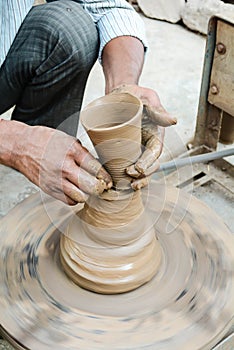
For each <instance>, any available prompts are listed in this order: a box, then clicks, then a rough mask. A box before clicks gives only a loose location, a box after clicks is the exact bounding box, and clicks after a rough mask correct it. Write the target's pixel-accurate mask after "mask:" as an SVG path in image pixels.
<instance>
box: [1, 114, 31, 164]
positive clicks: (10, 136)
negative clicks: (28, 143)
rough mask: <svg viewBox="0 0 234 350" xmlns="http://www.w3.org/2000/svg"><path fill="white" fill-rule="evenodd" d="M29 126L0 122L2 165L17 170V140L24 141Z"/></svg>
mask: <svg viewBox="0 0 234 350" xmlns="http://www.w3.org/2000/svg"><path fill="white" fill-rule="evenodd" d="M26 128H27V125H25V124H23V123H20V122H17V121H9V120H4V119H2V120H0V143H1V145H0V164H3V165H6V166H9V167H12V168H16V158H17V152H18V147H19V145H18V142H17V140H23V139H24V137H23V135H24V133H25V129H26Z"/></svg>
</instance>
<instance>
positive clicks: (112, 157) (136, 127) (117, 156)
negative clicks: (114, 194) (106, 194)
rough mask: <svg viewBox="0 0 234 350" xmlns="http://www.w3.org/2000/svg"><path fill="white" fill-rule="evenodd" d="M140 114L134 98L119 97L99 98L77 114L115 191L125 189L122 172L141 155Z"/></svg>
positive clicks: (130, 96) (127, 181) (140, 104)
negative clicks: (110, 177) (79, 115)
mask: <svg viewBox="0 0 234 350" xmlns="http://www.w3.org/2000/svg"><path fill="white" fill-rule="evenodd" d="M142 110H143V106H142V102H141V101H140V100H139V99H138V98H136V97H135V96H132V95H130V94H128V93H120V94H111V95H107V96H104V97H101V98H99V99H97V100H95V101H94V102H92V103H90V104H89V105H88V106H87V107H86V108H85V109H84V110H83V111H82V112H81V123H82V124H83V126H84V128H85V129H86V131H87V133H88V135H89V137H90V139H91V141H92V142H93V144H94V146H95V149H96V152H97V154H98V156H99V158H100V161H101V163H102V164H103V165H104V166H105V168H106V169H107V171H108V172H109V173H110V174H111V176H112V179H113V184H114V187H115V188H118V189H124V188H127V187H129V183H130V180H131V178H130V177H129V176H128V175H127V174H126V172H125V170H126V168H127V167H128V166H129V165H131V164H133V163H135V162H136V160H137V159H138V158H139V156H140V154H141V117H142Z"/></svg>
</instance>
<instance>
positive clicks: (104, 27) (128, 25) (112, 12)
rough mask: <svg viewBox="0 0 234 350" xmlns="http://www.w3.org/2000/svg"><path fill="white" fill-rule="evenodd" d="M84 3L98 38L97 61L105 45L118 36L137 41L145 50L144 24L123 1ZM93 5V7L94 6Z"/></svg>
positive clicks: (109, 0) (146, 44)
mask: <svg viewBox="0 0 234 350" xmlns="http://www.w3.org/2000/svg"><path fill="white" fill-rule="evenodd" d="M88 3H89V1H86V5H85V9H86V10H87V11H88V12H89V14H90V15H91V17H92V18H93V20H94V22H95V23H96V26H97V29H98V32H99V38H100V48H99V61H100V62H101V58H102V51H103V48H104V47H105V45H106V44H107V43H108V42H109V41H111V40H112V39H114V38H117V37H119V36H133V37H135V38H137V39H139V40H140V41H141V42H142V43H143V45H144V48H145V51H146V50H147V47H148V43H147V39H146V34H145V26H144V22H143V20H142V19H141V17H140V16H139V14H138V13H137V12H136V11H135V10H134V8H133V7H132V6H131V5H130V4H129V3H127V2H126V1H125V0H106V1H97V2H95V1H90V5H89V4H88ZM94 3H95V6H94Z"/></svg>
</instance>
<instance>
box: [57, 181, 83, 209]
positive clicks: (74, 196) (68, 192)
mask: <svg viewBox="0 0 234 350" xmlns="http://www.w3.org/2000/svg"><path fill="white" fill-rule="evenodd" d="M63 192H64V194H65V197H66V198H65V199H66V200H67V204H69V205H74V204H77V203H84V202H86V201H87V199H88V195H87V193H84V192H83V191H81V190H80V189H79V188H77V187H76V186H74V185H73V184H72V183H71V182H69V181H65V183H64V185H63Z"/></svg>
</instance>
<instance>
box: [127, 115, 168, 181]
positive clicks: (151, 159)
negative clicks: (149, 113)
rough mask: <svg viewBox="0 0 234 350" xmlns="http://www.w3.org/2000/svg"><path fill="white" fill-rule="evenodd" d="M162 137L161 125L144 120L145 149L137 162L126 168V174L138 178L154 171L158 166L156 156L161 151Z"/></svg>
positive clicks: (143, 137) (143, 139) (143, 136)
mask: <svg viewBox="0 0 234 350" xmlns="http://www.w3.org/2000/svg"><path fill="white" fill-rule="evenodd" d="M163 139H164V128H163V127H158V126H156V125H155V124H153V123H152V122H149V121H147V122H146V121H144V122H143V127H142V141H143V143H144V145H145V150H144V152H143V153H142V155H141V157H140V158H139V159H138V160H137V162H136V163H135V164H134V165H131V166H130V167H128V168H127V169H126V172H127V174H128V175H130V176H132V177H134V178H140V177H142V176H148V175H150V174H152V173H154V172H155V171H156V170H157V169H158V167H159V162H158V158H159V156H160V154H161V152H162V146H163Z"/></svg>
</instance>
